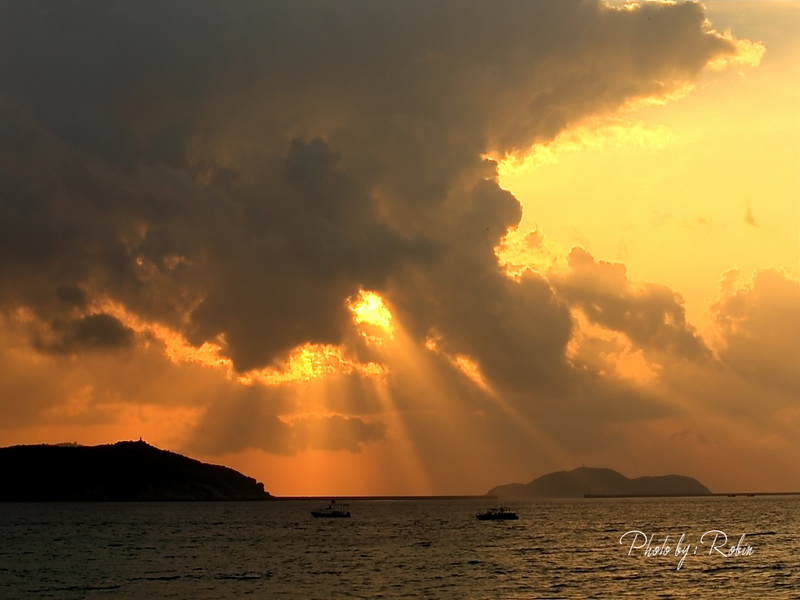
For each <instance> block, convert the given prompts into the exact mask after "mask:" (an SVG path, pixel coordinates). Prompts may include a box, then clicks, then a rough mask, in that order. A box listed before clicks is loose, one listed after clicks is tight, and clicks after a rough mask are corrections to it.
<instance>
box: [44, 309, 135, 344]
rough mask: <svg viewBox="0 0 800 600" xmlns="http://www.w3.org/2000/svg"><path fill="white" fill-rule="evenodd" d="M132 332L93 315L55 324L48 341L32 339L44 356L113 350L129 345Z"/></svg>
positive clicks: (107, 317) (106, 317)
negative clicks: (51, 353)
mask: <svg viewBox="0 0 800 600" xmlns="http://www.w3.org/2000/svg"><path fill="white" fill-rule="evenodd" d="M133 340H134V331H133V330H132V329H131V328H130V327H126V326H125V325H123V324H122V323H121V322H120V321H119V319H117V318H115V317H113V316H111V315H107V314H103V313H94V314H89V315H86V316H83V317H79V318H77V319H70V320H69V321H65V322H62V321H55V322H54V323H52V326H51V336H50V339H41V338H35V339H34V345H35V346H37V347H38V348H40V349H42V350H44V351H46V352H55V353H58V354H70V353H74V352H79V351H82V350H114V349H123V348H129V347H131V346H132V345H133Z"/></svg>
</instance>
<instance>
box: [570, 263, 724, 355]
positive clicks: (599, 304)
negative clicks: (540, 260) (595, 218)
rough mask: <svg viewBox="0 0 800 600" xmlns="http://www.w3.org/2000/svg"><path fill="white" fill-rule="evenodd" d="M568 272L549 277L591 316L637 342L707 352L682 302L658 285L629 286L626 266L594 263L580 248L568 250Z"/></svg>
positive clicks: (672, 350)
mask: <svg viewBox="0 0 800 600" xmlns="http://www.w3.org/2000/svg"><path fill="white" fill-rule="evenodd" d="M569 266H570V271H569V273H568V274H567V275H566V276H564V277H563V278H560V279H558V280H556V281H554V283H555V286H556V288H557V289H558V291H559V293H560V294H561V296H562V297H564V298H565V299H566V300H567V301H568V302H569V303H570V304H574V305H576V306H578V307H580V308H581V310H582V311H583V312H584V314H585V315H586V316H587V317H588V318H589V320H590V321H592V322H594V323H597V324H598V325H602V326H603V327H606V328H608V329H611V330H613V331H618V332H620V333H624V334H625V335H626V336H627V337H628V339H630V341H631V342H633V343H634V344H635V345H636V347H639V348H643V349H645V350H651V351H659V352H666V353H669V354H672V355H674V356H676V357H678V358H687V359H692V360H697V359H703V358H708V357H709V351H708V348H706V346H705V344H704V343H703V341H702V339H701V338H700V336H699V335H698V334H697V333H696V331H695V330H694V327H692V326H691V325H690V324H689V323H688V322H687V321H686V314H685V310H684V307H683V301H682V299H681V298H680V296H678V295H677V294H676V293H675V292H673V291H672V290H670V289H669V288H667V287H665V286H662V285H654V284H647V285H645V286H643V287H641V288H638V287H636V286H634V285H633V284H632V283H631V282H630V281H629V280H628V277H627V274H626V270H625V266H624V265H622V264H619V263H607V262H603V261H600V262H597V261H595V259H594V258H593V257H592V256H591V255H590V254H589V253H587V252H586V251H585V250H582V249H580V248H575V249H574V250H573V251H572V252H571V253H570V255H569Z"/></svg>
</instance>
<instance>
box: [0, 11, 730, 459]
mask: <svg viewBox="0 0 800 600" xmlns="http://www.w3.org/2000/svg"><path fill="white" fill-rule="evenodd" d="M0 39H2V40H3V51H2V52H0V292H2V294H1V295H0V303H2V306H3V307H4V308H6V309H11V308H16V307H20V306H23V307H26V308H27V309H28V310H30V311H31V312H32V313H33V314H34V315H35V316H36V317H37V318H38V319H39V320H40V321H41V322H42V323H46V324H61V325H58V326H54V330H56V329H59V328H60V330H61V340H62V341H61V342H60V343H61V344H62V345H63V348H64V349H65V350H66V348H67V347H69V348H70V350H71V351H76V350H79V349H81V348H87V347H93V348H95V349H97V348H101V347H115V346H119V345H123V344H122V342H124V341H125V340H126V339H127V338H126V336H125V335H124V334H125V328H124V326H123V325H121V324H119V323H117V324H113V323H111V322H110V321H109V322H105V323H101V322H99V321H98V319H100V318H101V317H100V316H99V315H91V314H90V307H91V306H92V304H93V302H94V303H96V302H98V301H102V300H103V299H111V300H114V301H116V302H118V303H121V304H122V305H124V306H125V307H126V308H127V310H129V311H130V312H132V313H134V314H136V315H138V316H140V317H142V318H144V319H147V320H150V321H158V322H161V323H164V324H167V325H169V326H170V327H172V328H174V329H175V330H177V331H179V332H180V333H182V334H183V335H185V336H186V337H187V339H189V340H190V341H191V342H192V343H194V344H197V345H199V344H201V343H202V342H204V341H214V342H220V343H223V346H224V352H225V353H226V354H227V355H228V356H229V357H230V358H232V360H233V363H234V367H235V368H236V369H237V370H239V371H245V370H248V369H251V368H255V367H260V366H265V365H269V364H273V363H275V361H277V360H280V359H281V358H282V357H283V356H285V354H286V352H287V351H289V350H291V349H292V348H293V347H295V346H297V345H299V344H302V343H304V342H316V343H338V342H341V341H342V340H343V339H344V337H345V335H346V329H347V327H348V324H349V320H350V314H349V312H348V311H347V309H346V300H347V298H348V297H351V296H353V295H354V294H355V293H356V292H357V291H358V289H359V288H360V287H365V288H370V289H374V290H378V291H381V292H383V293H384V294H386V295H387V297H388V298H389V299H390V301H391V303H392V305H393V306H395V307H396V308H397V310H398V312H399V316H400V319H401V320H402V322H403V323H404V325H405V326H406V327H407V328H408V330H409V331H411V332H412V334H413V335H414V336H415V339H416V340H417V341H419V342H420V343H422V341H423V340H424V339H425V337H426V336H429V335H439V336H441V338H442V340H443V347H444V348H445V349H446V350H447V351H448V352H452V353H463V354H467V355H469V356H471V357H473V358H474V359H475V360H477V361H478V362H479V364H480V366H481V368H482V370H483V371H484V372H485V374H486V376H487V377H488V378H490V379H491V380H492V381H493V382H495V383H497V384H498V385H500V386H510V388H512V389H514V390H520V389H523V388H530V389H531V390H533V391H535V390H536V389H542V390H548V391H549V392H555V391H557V390H559V389H561V388H562V387H563V386H564V385H566V383H565V382H566V381H567V380H568V379H569V377H570V373H571V371H570V369H571V367H570V366H569V365H568V364H567V362H566V360H565V358H564V350H565V347H566V344H567V342H568V340H569V338H570V334H571V322H570V317H569V313H568V309H567V307H566V305H565V303H564V302H563V301H562V300H560V299H559V298H557V297H556V295H555V294H554V292H553V290H552V289H551V287H550V285H549V284H548V283H547V282H546V281H545V280H544V279H542V278H541V277H538V276H535V275H528V276H526V277H524V278H523V279H522V280H521V281H520V282H514V281H512V280H510V279H508V278H507V277H506V276H505V275H504V274H503V272H502V271H501V269H500V268H499V266H498V264H497V261H496V258H495V256H494V251H493V249H494V247H495V246H496V245H497V243H498V242H499V240H500V239H501V237H502V236H503V234H504V233H505V231H506V230H507V229H508V228H509V227H511V226H513V225H515V224H517V222H518V221H519V218H520V214H521V213H520V207H519V204H518V202H517V201H516V199H515V198H514V197H513V196H512V195H511V194H509V193H508V192H506V191H504V190H501V189H500V188H499V187H498V184H497V180H496V173H495V168H494V167H495V165H494V164H493V163H492V162H490V161H487V160H485V159H484V158H483V156H484V155H485V153H487V152H488V153H491V152H494V153H500V154H502V153H505V152H509V151H513V150H516V149H527V148H528V147H530V146H531V145H532V144H534V143H536V142H542V141H546V140H550V139H552V138H553V137H554V136H556V135H557V134H558V133H559V132H560V131H562V130H564V129H565V128H566V127H569V126H570V125H573V124H575V123H578V122H579V121H580V120H581V119H583V118H585V117H589V116H592V115H595V114H598V113H600V114H602V113H608V112H609V111H612V110H614V109H615V108H617V107H619V106H620V105H622V104H624V103H625V102H627V101H629V100H631V99H635V98H637V97H641V96H647V95H653V94H661V93H667V92H669V91H670V90H671V89H673V88H674V87H676V86H679V85H681V84H683V83H684V82H686V81H687V80H690V79H691V78H692V77H693V76H694V75H695V74H696V73H697V72H698V71H699V70H700V69H701V68H702V67H703V65H705V64H706V63H707V62H708V61H709V60H710V59H712V58H714V57H716V56H718V55H720V54H725V53H732V52H733V46H732V44H731V43H730V42H728V41H725V40H723V39H721V38H720V37H718V36H716V35H714V34H712V33H709V32H708V31H707V30H706V29H705V24H704V15H703V11H702V7H701V6H700V5H699V4H696V3H691V2H687V3H681V4H658V3H648V4H645V5H643V6H642V7H640V8H639V9H637V10H615V9H611V8H610V7H609V6H607V5H605V4H603V3H599V2H591V1H584V0H580V1H579V0H563V1H559V2H526V1H521V0H519V1H517V0H510V1H503V2H477V1H464V2H454V1H441V2H438V1H437V2H430V1H428V0H425V1H421V0H415V1H410V2H366V1H350V0H344V1H342V2H324V1H299V2H294V1H292V2H289V1H287V2H255V1H242V2H236V3H231V4H224V3H220V2H205V1H202V0H201V1H198V2H191V3H189V2H168V3H163V2H160V1H159V2H152V1H143V2H136V3H109V2H84V1H78V2H70V3H58V2H34V1H31V2H24V3H23V2H19V3H13V2H9V3H4V4H3V5H2V7H0ZM563 291H564V293H565V294H566V295H567V296H569V300H570V301H571V302H576V303H579V304H580V305H581V306H583V307H584V308H585V309H586V310H587V311H589V312H592V311H593V310H594V308H593V307H596V308H597V310H594V312H593V313H592V314H593V318H596V319H597V320H598V321H599V322H602V323H603V324H604V325H606V326H608V327H611V328H616V329H617V330H620V331H624V332H625V333H626V334H627V335H629V336H630V337H631V339H632V340H633V341H635V342H636V343H640V344H642V345H644V346H648V345H657V344H667V345H669V346H670V347H674V348H676V349H678V351H680V352H684V353H686V354H687V355H690V354H692V353H694V354H695V355H697V354H700V353H702V352H703V348H702V346H701V344H700V343H699V342H698V341H697V339H696V338H695V337H694V335H693V333H692V332H691V331H690V330H689V329H688V328H687V327H686V326H685V323H683V321H682V318H683V313H682V311H680V310H678V308H677V307H676V306H677V305H676V304H675V299H674V298H673V297H671V296H670V295H669V294H668V293H666V292H664V291H663V290H662V291H659V290H650V292H648V295H647V297H646V299H644V300H642V301H641V302H639V304H636V306H637V307H638V308H636V311H635V314H631V313H626V314H617V308H616V307H617V305H616V304H615V302H617V299H615V297H614V296H609V295H608V294H604V293H600V294H599V296H598V297H597V298H596V299H592V298H590V296H592V295H596V293H597V292H598V290H596V289H593V288H591V287H590V288H586V287H582V286H580V285H577V283H576V280H575V279H570V280H567V281H565V282H563ZM78 313H81V314H78ZM108 318H110V317H108ZM659 319H660V320H659ZM665 319H666V321H665ZM115 327H116V330H115ZM115 335H116V337H115ZM242 402H244V401H242ZM256 404H257V403H256V402H253V401H250V400H248V401H247V402H245V403H244V405H243V410H245V409H246V410H252V409H254V407H255V405H256ZM211 412H212V413H213V412H214V410H213V409H212V411H211ZM245 412H246V411H245ZM226 414H228V411H226ZM242 419H243V421H242V423H240V425H241V426H242V427H244V428H245V429H246V427H247V423H248V422H249V421H248V420H247V417H246V416H242ZM262 421H263V423H266V425H264V427H265V428H266V430H267V431H271V432H272V433H273V434H274V435H271V436H268V439H270V440H273V441H272V442H269V443H268V444H267V445H266V446H265V445H263V444H261V447H265V448H271V449H275V448H278V447H283V446H285V445H287V444H288V445H292V444H295V443H296V442H293V441H290V437H291V436H290V433H289V432H287V426H286V424H285V423H283V422H282V421H280V420H279V419H278V418H277V417H276V416H275V414H273V413H270V415H269V416H268V418H267V417H265V418H264V419H262ZM263 423H262V424H263ZM359 423H360V422H359ZM359 423H355V422H349V421H335V422H334V421H330V422H328V423H327V425H326V426H330V439H331V440H333V441H332V442H331V444H333V446H336V445H337V444H339V445H341V443H340V442H337V441H335V440H339V439H342V438H343V436H344V437H346V435H345V434H347V435H350V434H352V435H353V436H354V437H355V438H358V439H374V438H375V437H376V436H377V435H378V432H376V430H374V429H373V428H372V426H371V425H367V424H365V423H360V424H359ZM209 427H210V425H209ZM295 427H296V428H297V429H296V431H299V430H300V429H302V427H303V426H301V425H300V424H296V425H295ZM305 427H306V428H310V429H314V428H316V427H317V425H314V424H313V423H311V422H309V423H308V424H307V425H306V426H305ZM217 433H219V432H217ZM287 436H290V437H287ZM245 438H247V436H245ZM248 439H249V438H248ZM273 442H274V443H273ZM231 443H232V444H233V443H234V441H231ZM333 446H332V447H333Z"/></svg>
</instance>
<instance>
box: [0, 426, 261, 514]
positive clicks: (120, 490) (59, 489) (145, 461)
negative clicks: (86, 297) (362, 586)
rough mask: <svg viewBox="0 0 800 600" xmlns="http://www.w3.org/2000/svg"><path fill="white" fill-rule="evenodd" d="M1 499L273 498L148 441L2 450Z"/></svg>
mask: <svg viewBox="0 0 800 600" xmlns="http://www.w3.org/2000/svg"><path fill="white" fill-rule="evenodd" d="M0 473H1V474H0V478H2V479H0V481H2V485H0V501H18V502H27V501H165V500H166V501H173V500H175V501H186V500H268V499H271V498H272V496H271V495H270V494H269V493H267V492H266V491H264V485H263V484H262V483H260V482H258V481H256V480H255V479H253V478H252V477H248V476H246V475H243V474H242V473H239V472H238V471H236V470H234V469H231V468H230V467H225V466H221V465H213V464H208V463H203V462H201V461H199V460H196V459H193V458H189V457H187V456H183V455H181V454H177V453H175V452H171V451H169V450H162V449H160V448H156V447H155V446H151V445H150V444H148V443H146V442H144V441H142V440H141V439H140V440H139V441H120V442H116V443H114V444H102V445H97V446H82V445H78V444H76V443H70V444H58V445H48V444H37V445H18V446H9V447H5V448H0Z"/></svg>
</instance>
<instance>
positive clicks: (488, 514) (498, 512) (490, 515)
mask: <svg viewBox="0 0 800 600" xmlns="http://www.w3.org/2000/svg"><path fill="white" fill-rule="evenodd" d="M475 518H476V519H478V520H479V521H513V520H515V519H519V517H518V516H517V513H515V512H514V511H513V510H509V509H507V508H503V507H500V508H490V509H489V510H487V511H484V512H482V513H478V514H477V515H475Z"/></svg>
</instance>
